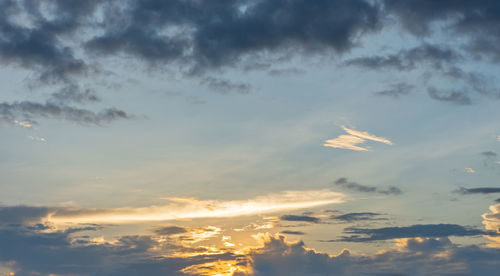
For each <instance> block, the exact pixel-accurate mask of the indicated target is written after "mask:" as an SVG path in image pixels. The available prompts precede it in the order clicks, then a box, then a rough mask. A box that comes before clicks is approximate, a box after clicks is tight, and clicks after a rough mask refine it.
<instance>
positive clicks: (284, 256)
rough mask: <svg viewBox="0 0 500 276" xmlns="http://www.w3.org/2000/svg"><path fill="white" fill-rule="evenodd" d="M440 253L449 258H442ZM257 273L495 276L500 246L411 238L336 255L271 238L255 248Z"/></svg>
mask: <svg viewBox="0 0 500 276" xmlns="http://www.w3.org/2000/svg"><path fill="white" fill-rule="evenodd" d="M440 255H443V256H446V257H439V256H440ZM249 256H250V257H251V258H252V262H251V264H252V269H253V273H254V274H255V275H266V276H267V275H293V276H299V275H340V276H344V275H345V276H347V275H380V276H382V275H384V276H387V275H412V276H425V275H439V276H445V275H446V276H450V275H460V276H465V275H495V274H496V273H497V271H498V269H500V263H499V262H498V258H499V257H500V250H499V249H494V248H481V247H477V246H457V245H455V244H452V243H451V241H450V240H449V239H447V238H419V239H409V240H407V241H406V243H405V244H404V245H402V247H400V248H396V249H389V250H384V251H383V252H380V253H377V254H374V255H371V256H370V255H363V256H360V255H356V254H352V253H351V252H349V250H343V251H342V252H341V253H340V254H338V255H336V256H331V255H328V254H324V253H319V252H317V251H315V250H312V249H307V248H306V246H305V245H304V243H303V242H287V241H286V240H285V238H284V237H281V236H275V237H269V238H268V239H267V241H266V242H265V244H264V247H262V248H258V249H255V250H253V251H251V252H250V254H249Z"/></svg>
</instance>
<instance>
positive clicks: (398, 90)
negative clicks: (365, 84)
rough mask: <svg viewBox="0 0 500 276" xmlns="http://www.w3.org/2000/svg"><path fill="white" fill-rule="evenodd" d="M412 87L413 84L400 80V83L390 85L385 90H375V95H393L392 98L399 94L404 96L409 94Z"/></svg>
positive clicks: (397, 96) (413, 87)
mask: <svg viewBox="0 0 500 276" xmlns="http://www.w3.org/2000/svg"><path fill="white" fill-rule="evenodd" d="M414 89H415V86H414V85H411V84H407V83H404V82H400V83H397V84H394V85H391V86H390V87H389V88H388V89H386V90H381V91H378V92H375V95H377V96H388V97H393V98H396V99H397V98H399V97H400V96H405V95H408V94H410V93H411V92H412V91H413V90H414Z"/></svg>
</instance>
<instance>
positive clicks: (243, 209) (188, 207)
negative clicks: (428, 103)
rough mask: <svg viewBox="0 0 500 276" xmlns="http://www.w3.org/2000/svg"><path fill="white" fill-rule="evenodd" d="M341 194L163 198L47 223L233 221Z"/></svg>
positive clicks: (64, 213) (60, 212)
mask: <svg viewBox="0 0 500 276" xmlns="http://www.w3.org/2000/svg"><path fill="white" fill-rule="evenodd" d="M344 199H345V196H344V194H342V193H337V192H333V191H331V190H328V189H323V190H308V191H284V192H281V193H275V194H268V195H265V196H258V197H255V198H253V199H248V200H229V201H222V200H197V199H193V198H166V200H168V201H169V202H170V203H169V204H166V205H161V206H149V207H142V208H117V209H69V208H61V209H57V208H55V209H53V212H52V214H51V215H50V217H49V218H48V220H49V221H51V222H55V223H57V222H59V223H64V222H72V223H83V222H114V223H116V222H137V221H165V220H175V219H191V218H209V217H235V216H243V215H255V214H263V213H271V212H276V211H282V210H294V209H303V208H310V207H316V206H322V205H328V204H334V203H340V202H343V201H344Z"/></svg>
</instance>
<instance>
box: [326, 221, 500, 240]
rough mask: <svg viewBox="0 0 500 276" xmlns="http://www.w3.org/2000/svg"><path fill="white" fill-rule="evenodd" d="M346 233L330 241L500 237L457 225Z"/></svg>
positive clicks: (350, 231)
mask: <svg viewBox="0 0 500 276" xmlns="http://www.w3.org/2000/svg"><path fill="white" fill-rule="evenodd" d="M344 233H346V234H350V235H349V236H343V237H341V238H340V239H336V240H330V241H343V242H370V241H382V240H391V239H400V238H417V237H426V238H440V237H448V236H459V237H466V236H480V235H492V236H498V235H499V234H498V233H497V232H493V231H485V230H480V229H475V228H472V227H465V226H461V225H457V224H416V225H410V226H403V227H384V228H357V227H348V228H345V229H344Z"/></svg>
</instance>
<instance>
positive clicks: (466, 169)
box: [465, 168, 476, 173]
mask: <svg viewBox="0 0 500 276" xmlns="http://www.w3.org/2000/svg"><path fill="white" fill-rule="evenodd" d="M465 172H466V173H475V172H476V170H474V169H473V168H465Z"/></svg>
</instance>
